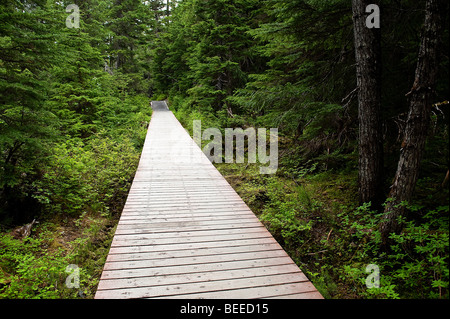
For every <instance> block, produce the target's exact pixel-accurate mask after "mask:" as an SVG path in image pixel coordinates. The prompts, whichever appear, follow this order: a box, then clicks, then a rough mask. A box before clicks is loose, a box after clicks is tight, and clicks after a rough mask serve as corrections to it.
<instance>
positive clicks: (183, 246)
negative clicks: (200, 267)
mask: <svg viewBox="0 0 450 319" xmlns="http://www.w3.org/2000/svg"><path fill="white" fill-rule="evenodd" d="M267 243H274V240H273V238H272V237H270V236H267V237H260V238H250V239H238V240H232V241H209V242H199V243H185V242H184V243H175V244H164V245H140V246H122V247H121V246H117V247H114V246H112V247H111V248H110V250H109V254H124V253H133V252H136V253H137V252H140V253H144V252H159V251H166V252H169V251H173V250H179V251H181V250H195V249H201V248H215V247H237V246H245V245H263V244H267Z"/></svg>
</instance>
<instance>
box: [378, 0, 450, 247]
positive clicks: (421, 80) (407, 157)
mask: <svg viewBox="0 0 450 319" xmlns="http://www.w3.org/2000/svg"><path fill="white" fill-rule="evenodd" d="M444 1H445V0H427V2H426V8H425V23H424V27H423V31H422V36H421V44H420V49H419V55H418V59H417V66H416V72H415V80H414V84H413V86H412V88H411V91H410V92H409V93H407V94H406V95H407V96H408V97H409V103H410V107H409V112H408V117H407V121H406V128H405V132H404V139H403V142H402V145H401V149H400V159H399V161H398V165H397V172H396V174H395V178H394V182H393V184H392V186H391V190H390V193H389V198H391V199H392V201H390V202H388V203H387V205H386V207H385V213H386V214H385V215H384V218H383V220H382V223H381V225H380V231H381V238H382V244H383V246H384V247H386V248H388V243H389V235H390V234H391V233H399V232H400V231H401V229H402V225H401V223H399V222H398V219H399V217H405V216H406V214H407V209H406V207H404V205H399V204H400V203H401V202H405V201H406V202H409V201H410V200H411V198H412V195H413V191H414V187H415V185H416V182H417V178H418V173H419V166H420V161H421V159H422V155H423V151H424V148H425V141H426V138H427V133H428V127H429V122H430V113H431V107H432V97H433V92H434V88H435V83H436V77H437V71H438V66H439V62H438V47H439V42H440V41H439V38H440V33H441V29H442V25H441V24H442V14H443V12H445V10H443V3H444Z"/></svg>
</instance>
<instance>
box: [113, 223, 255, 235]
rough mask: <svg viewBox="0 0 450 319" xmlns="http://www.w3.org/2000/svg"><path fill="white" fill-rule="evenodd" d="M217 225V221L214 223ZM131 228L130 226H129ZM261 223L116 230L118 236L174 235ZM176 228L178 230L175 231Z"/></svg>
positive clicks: (186, 225) (159, 226)
mask: <svg viewBox="0 0 450 319" xmlns="http://www.w3.org/2000/svg"><path fill="white" fill-rule="evenodd" d="M213 222H215V223H217V221H213ZM128 226H130V225H128ZM259 226H260V224H259V222H253V221H252V222H247V223H242V222H241V223H224V224H213V225H199V222H197V221H196V222H191V224H190V223H189V222H176V223H170V222H169V223H161V224H159V225H158V224H156V225H155V224H151V226H149V227H148V228H147V227H139V228H136V227H133V228H131V227H126V226H124V227H121V228H117V229H116V235H130V234H152V233H174V232H193V231H204V230H211V231H212V230H224V229H236V228H241V229H243V228H252V227H259ZM174 228H176V229H177V230H176V231H174Z"/></svg>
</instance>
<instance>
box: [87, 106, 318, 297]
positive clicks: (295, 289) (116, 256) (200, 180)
mask: <svg viewBox="0 0 450 319" xmlns="http://www.w3.org/2000/svg"><path fill="white" fill-rule="evenodd" d="M152 107H153V115H152V119H151V122H150V125H149V128H148V133H147V137H146V141H145V145H144V148H143V151H142V155H141V159H140V163H139V167H138V169H137V172H136V175H135V177H134V180H133V184H132V186H131V189H130V192H129V195H128V199H127V202H126V204H125V207H124V209H123V212H122V216H121V218H120V221H119V224H118V226H117V229H116V232H115V235H114V239H113V241H112V244H111V248H110V251H109V255H108V258H107V260H106V264H105V266H104V269H103V273H102V276H101V280H100V283H99V285H98V289H97V293H96V295H95V298H186V299H190V298H322V296H321V294H320V293H319V292H318V291H317V290H316V288H315V287H314V286H313V284H312V283H311V282H310V281H309V280H308V278H307V277H306V276H305V275H304V274H303V272H302V271H301V270H300V269H299V268H298V267H297V265H296V264H295V263H294V262H293V261H292V259H291V258H290V257H289V256H288V255H287V254H286V252H285V251H284V250H283V249H282V248H281V246H280V245H279V244H278V243H277V242H276V241H275V239H274V238H273V237H272V235H271V234H270V233H269V232H268V231H267V229H266V228H265V227H264V226H263V225H262V224H261V222H260V221H259V220H258V218H257V217H256V216H255V215H254V214H253V212H252V211H251V210H250V209H249V208H248V207H247V205H246V204H245V203H244V202H243V201H242V199H241V198H240V197H239V195H238V194H237V193H236V192H235V191H234V190H233V188H232V187H231V186H230V185H229V184H228V182H227V181H226V180H225V179H224V178H223V176H222V175H221V174H220V173H219V172H218V171H217V169H216V168H215V167H214V166H213V165H212V163H211V162H210V161H209V160H208V158H207V157H206V156H205V155H204V154H203V153H202V151H201V149H200V148H199V147H198V146H197V145H196V144H195V142H194V141H193V140H192V139H191V137H190V136H189V134H188V133H187V132H186V131H185V129H184V128H183V127H182V126H181V124H180V123H179V122H178V120H177V119H176V118H175V116H174V115H173V113H172V112H171V111H169V109H168V108H167V105H166V104H165V102H161V101H155V102H152Z"/></svg>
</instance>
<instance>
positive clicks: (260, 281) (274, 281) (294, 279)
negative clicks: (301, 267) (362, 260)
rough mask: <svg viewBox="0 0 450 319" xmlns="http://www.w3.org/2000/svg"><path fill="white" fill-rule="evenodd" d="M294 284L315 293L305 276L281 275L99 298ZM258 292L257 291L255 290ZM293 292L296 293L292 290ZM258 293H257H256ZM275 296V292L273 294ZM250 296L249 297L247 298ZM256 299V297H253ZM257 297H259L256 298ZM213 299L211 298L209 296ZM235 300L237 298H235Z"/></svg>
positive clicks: (128, 291) (131, 291) (118, 292)
mask: <svg viewBox="0 0 450 319" xmlns="http://www.w3.org/2000/svg"><path fill="white" fill-rule="evenodd" d="M294 283H301V285H298V286H296V288H297V289H296V292H300V291H305V292H306V291H313V290H314V289H315V288H314V286H313V285H312V284H311V283H309V282H308V281H305V279H304V276H302V275H300V273H299V275H298V276H294V275H293V274H279V275H272V276H263V277H250V278H236V279H234V278H233V279H224V280H216V281H209V282H202V283H201V284H198V283H178V284H175V285H160V286H151V287H133V288H124V289H112V290H98V291H97V293H98V294H99V297H101V296H102V295H103V296H107V298H151V297H154V296H165V297H168V296H177V295H186V294H194V293H203V292H207V293H209V292H215V291H220V292H223V291H227V290H231V289H242V288H255V287H270V286H274V285H281V284H287V285H290V286H291V287H292V285H293V284H294ZM255 290H256V289H255ZM291 292H294V290H293V289H291ZM255 293H256V291H255ZM272 294H273V292H272ZM248 297H249V296H248V295H247V298H248ZM252 297H254V295H253V296H252ZM256 297H257V296H256ZM209 298H211V296H209ZM233 298H235V297H233Z"/></svg>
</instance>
